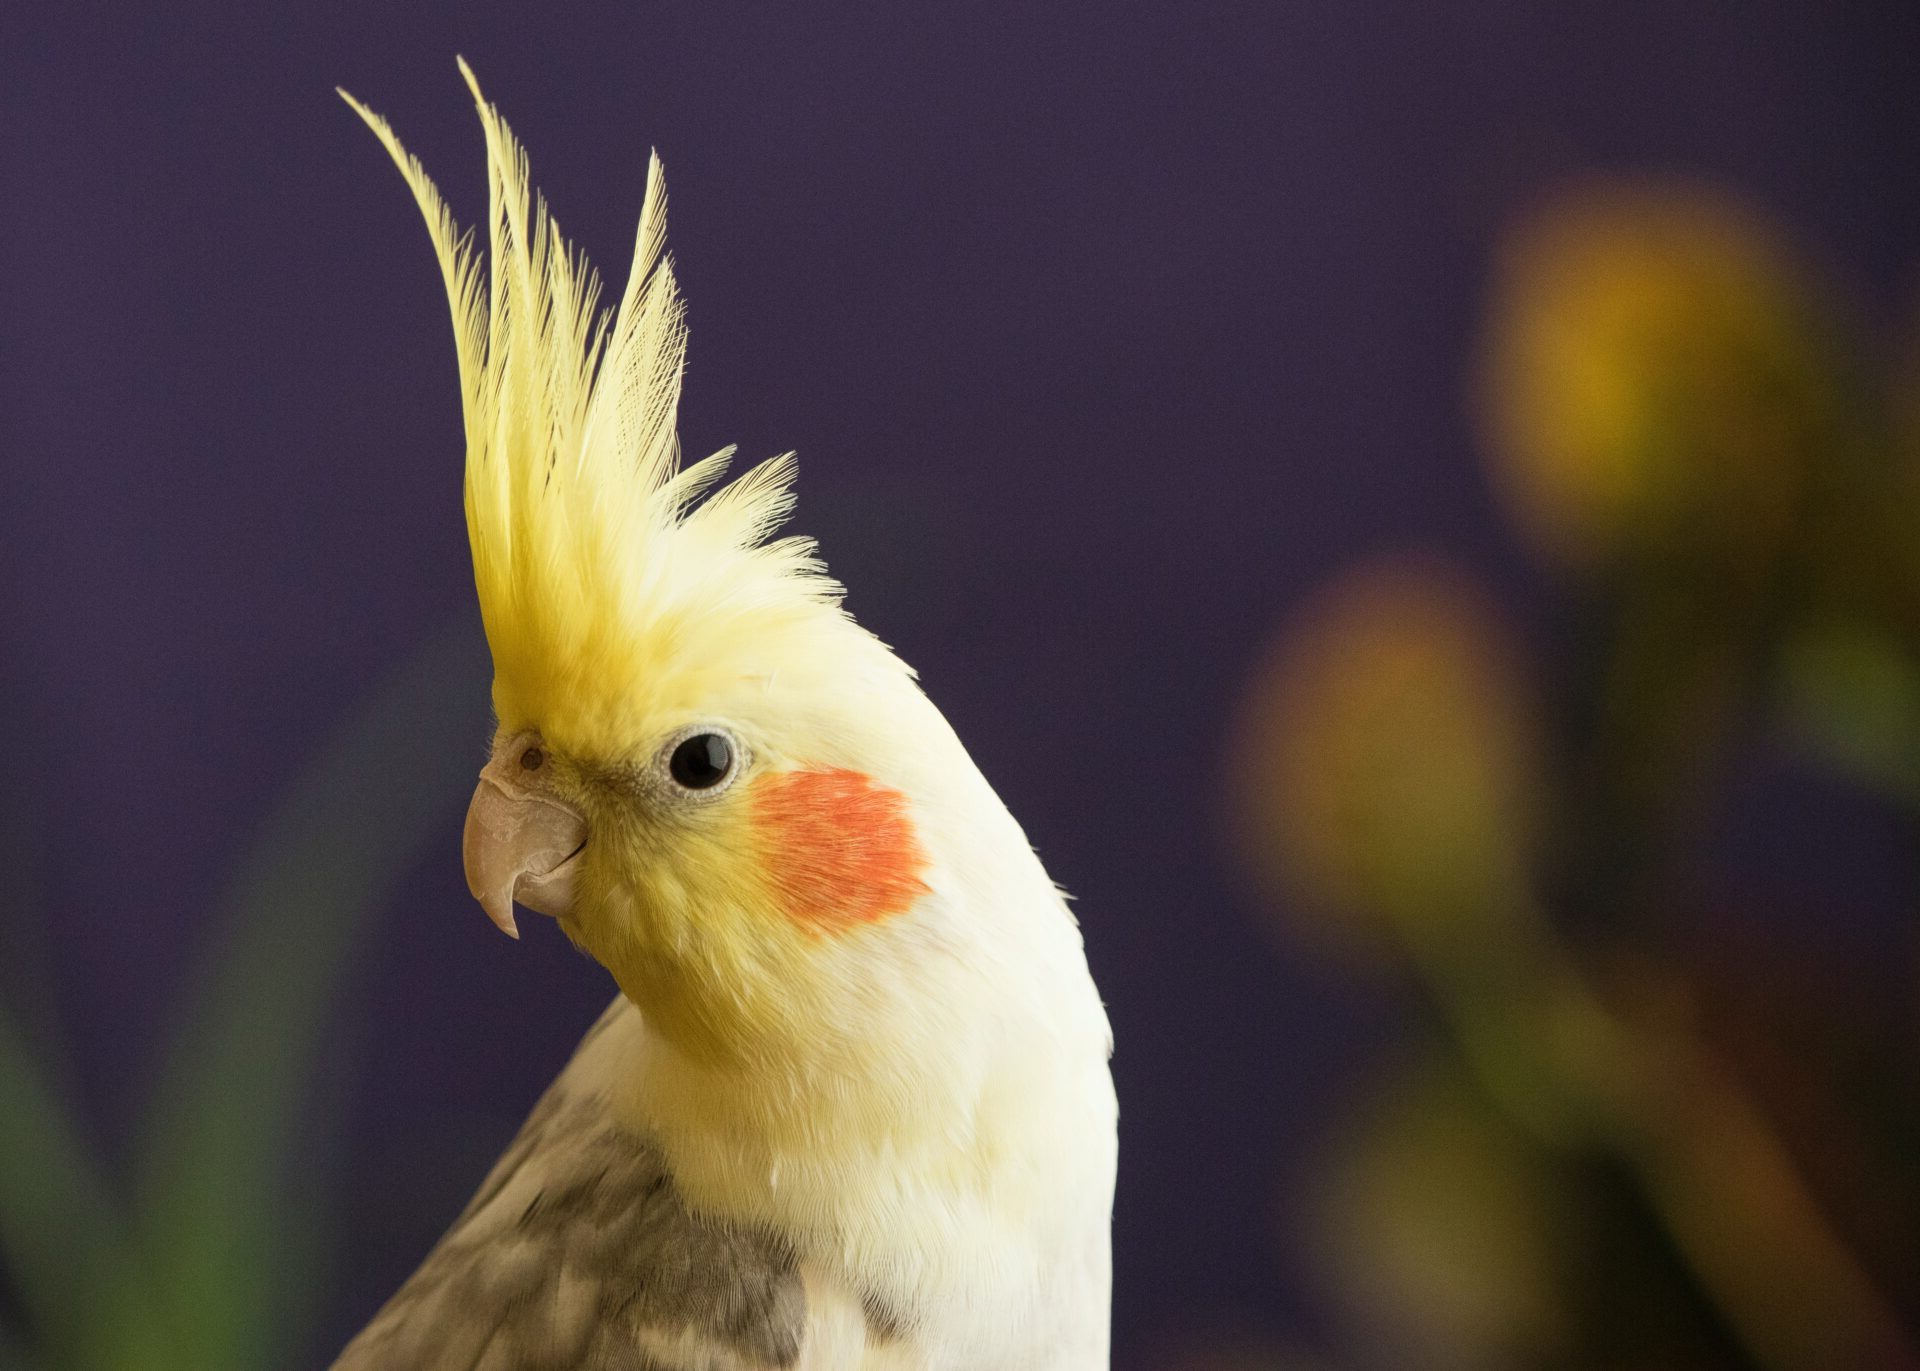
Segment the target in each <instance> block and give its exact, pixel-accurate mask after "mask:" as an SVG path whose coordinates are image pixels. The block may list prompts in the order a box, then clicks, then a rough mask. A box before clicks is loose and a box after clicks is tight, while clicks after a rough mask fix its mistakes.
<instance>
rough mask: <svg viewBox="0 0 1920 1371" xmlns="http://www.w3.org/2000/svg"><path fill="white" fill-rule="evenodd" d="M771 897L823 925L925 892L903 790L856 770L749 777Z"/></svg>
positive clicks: (899, 909)
mask: <svg viewBox="0 0 1920 1371" xmlns="http://www.w3.org/2000/svg"><path fill="white" fill-rule="evenodd" d="M752 798H753V805H752V814H753V828H754V833H755V836H756V837H757V838H758V839H759V841H760V846H761V851H762V853H763V854H764V858H765V862H766V873H767V877H768V880H769V881H770V882H771V883H772V886H773V893H774V898H775V899H776V900H777V901H778V902H779V905H780V907H781V909H783V910H784V911H785V912H786V914H787V915H788V917H790V918H792V919H793V920H795V921H796V922H798V923H800V924H803V925H805V926H806V927H809V928H812V929H816V930H818V931H820V932H823V933H833V932H838V931H841V930H843V929H847V928H851V927H853V926H854V925H855V924H864V923H873V922H875V921H877V920H880V919H887V918H891V917H893V916H894V915H895V914H902V913H905V912H906V911H907V910H908V909H909V908H911V907H912V905H913V902H914V901H915V900H917V899H919V898H920V897H921V896H922V895H924V894H926V893H927V885H926V882H925V881H923V880H921V879H920V878H921V876H922V874H923V873H924V872H925V871H926V869H927V854H926V853H925V852H924V851H922V850H921V847H920V839H919V837H918V836H917V835H916V834H915V833H914V831H913V821H912V819H910V818H909V817H908V816H907V797H906V796H905V795H902V794H901V793H900V792H899V791H897V790H891V789H888V788H887V787H886V786H883V785H875V784H874V782H873V781H872V779H870V778H869V777H867V776H865V775H862V774H861V773H860V772H858V771H785V772H780V773H778V774H775V775H771V776H767V777H765V778H763V779H761V780H759V781H756V782H755V783H754V785H753V796H752Z"/></svg>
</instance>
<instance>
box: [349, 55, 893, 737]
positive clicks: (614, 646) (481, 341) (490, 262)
mask: <svg viewBox="0 0 1920 1371" xmlns="http://www.w3.org/2000/svg"><path fill="white" fill-rule="evenodd" d="M460 71H461V74H462V75H463V76H464V77H465V78H466V81H467V85H468V87H469V89H470V90H471V91H472V93H473V98H474V103H475V105H476V107H477V108H478V111H479V116H480V123H481V128H482V130H483V132H484V135H485V140H486V153H487V187H488V197H487V199H488V208H487V235H486V237H487V248H488V250H487V253H486V262H485V265H484V272H483V265H482V262H481V260H480V256H479V254H478V253H476V251H475V250H474V247H473V242H472V238H471V236H470V235H468V234H464V233H462V232H461V231H460V229H459V227H458V225H457V224H456V223H455V221H454V218H453V215H452V213H451V211H450V210H449V209H448V208H447V205H446V203H445V201H444V200H443V199H442V197H441V196H440V193H439V191H438V190H437V189H436V188H435V187H434V184H433V182H432V181H431V180H430V179H429V178H428V176H427V174H426V171H425V169H424V168H423V167H422V166H421V164H420V162H419V161H418V159H416V158H415V157H413V156H412V155H411V154H410V153H408V152H407V151H406V149H405V148H404V147H403V146H402V145H401V143H400V141H399V139H398V138H397V137H396V136H395V134H394V132H393V130H392V128H391V126H390V125H388V123H387V122H386V120H384V119H383V118H381V117H380V116H379V115H377V114H375V113H374V112H373V111H372V110H370V109H368V108H367V107H366V106H365V105H364V104H362V103H361V102H360V101H358V100H356V99H355V98H354V97H353V96H351V95H348V94H347V93H346V92H345V91H342V92H340V94H341V96H342V98H344V99H345V100H346V101H347V103H348V104H349V105H351V106H352V107H353V109H354V110H355V111H356V112H357V113H358V114H359V115H360V117H361V118H362V119H363V120H365V121H366V123H367V126H368V127H369V128H371V129H372V130H373V132H374V134H375V136H376V137H378V138H379V140H380V142H381V144H382V145H383V146H384V147H385V148H386V149H387V152H388V153H389V154H390V155H391V156H392V158H393V160H394V163H395V165H397V166H398V167H399V169H400V172H401V175H402V176H403V177H405V179H406V182H407V185H408V186H409V187H410V188H411V190H412V191H413V196H414V199H415V201H416V202H417V203H418V204H419V207H420V210H421V213H422V215H423V216H424V217H425V218H426V221H427V230H428V236H429V238H430V240H431V242H432V246H433V250H434V254H435V256H436V257H437V258H438V259H439V263H440V270H441V275H442V278H443V280H444V282H445V286H446V292H447V298H448V302H449V305H450V307H451V309H452V313H453V326H454V341H455V348H456V355H457V358H458V362H459V378H460V390H461V397H462V408H463V412H464V415H465V429H466V447H467V458H466V515H467V532H468V539H469V542H470V544H471V547H472V553H473V570H474V582H475V585H476V588H477V590H478V592H479V598H480V609H481V616H482V619H483V621H484V622H485V625H486V631H487V641H488V644H489V646H490V647H491V648H492V651H493V658H494V671H495V704H496V708H497V709H498V710H499V712H500V713H501V715H502V717H503V718H506V717H510V716H511V717H519V718H539V719H540V720H541V721H542V723H543V724H544V726H546V727H547V728H548V729H549V730H550V731H556V732H558V733H560V734H562V735H565V736H566V737H567V740H568V741H569V742H572V743H575V744H577V745H579V746H581V747H582V748H583V749H584V750H587V751H598V752H601V753H609V752H614V753H617V751H618V749H619V748H620V747H621V745H622V744H623V743H624V742H625V741H626V740H625V739H624V738H623V736H622V724H623V722H624V713H623V709H622V704H621V702H622V701H623V699H626V698H628V697H629V696H631V694H632V692H633V691H634V690H635V689H636V688H637V687H638V686H640V685H641V684H642V683H644V681H645V680H646V679H647V677H648V674H649V668H650V667H651V666H652V664H653V663H654V661H655V660H656V659H657V657H658V655H659V644H660V642H661V641H662V640H663V639H665V640H669V641H673V642H681V641H683V640H684V638H685V635H686V632H687V629H688V625H689V624H691V623H695V622H697V621H698V620H699V619H700V618H701V617H703V615H705V614H706V613H707V612H708V611H709V610H712V609H715V608H718V609H720V610H722V611H724V612H723V613H721V614H720V615H719V616H718V617H720V618H721V619H722V620H728V619H731V620H733V621H734V622H733V625H732V627H733V631H736V632H738V631H742V630H744V629H745V628H746V627H747V626H745V625H741V624H739V623H738V622H737V619H738V612H739V611H740V609H741V608H742V607H744V606H753V607H756V608H757V609H759V610H761V611H764V612H766V613H770V614H773V615H775V616H778V617H780V618H781V619H783V620H786V621H790V622H791V621H801V622H807V623H811V624H812V625H814V627H815V628H816V630H817V631H819V632H820V633H824V634H826V635H829V636H832V637H836V638H839V637H844V636H845V635H846V634H847V632H848V630H849V629H851V627H852V625H851V622H850V621H848V620H846V619H845V617H844V616H843V615H841V614H840V613H839V611H838V608H837V606H838V597H839V588H838V587H837V586H836V585H835V584H834V583H833V582H832V581H831V580H829V579H828V578H827V577H826V576H825V574H824V571H823V569H822V568H821V567H820V565H819V563H818V562H817V561H816V560H815V559H814V557H813V549H812V544H811V543H810V542H808V541H807V540H804V539H782V540H779V541H776V542H769V541H768V539H769V538H770V536H771V534H772V533H773V531H774V530H775V529H776V528H777V527H778V526H779V525H780V524H781V523H782V522H783V521H784V520H785V518H786V516H787V514H788V513H789V512H790V510H791V509H792V505H793V497H792V483H793V475H794V466H793V461H792V454H790V453H789V454H786V455H785V456H781V457H776V458H774V459H772V460H771V461H767V462H763V463H761V464H759V465H758V466H755V467H754V468H752V469H751V470H750V471H748V472H747V473H746V474H745V475H744V476H742V477H740V478H739V479H738V480H736V481H734V482H733V483H732V484H731V485H729V486H727V487H725V488H723V489H722V490H720V491H719V493H718V494H716V495H713V496H712V497H711V498H709V499H708V500H707V501H706V503H705V504H696V501H698V500H699V498H700V496H701V495H702V494H703V493H705V492H706V491H707V490H708V489H709V488H710V487H712V486H713V485H714V484H715V483H716V482H717V481H718V480H719V478H720V476H721V474H722V473H723V471H724V469H725V466H726V463H727V459H728V457H729V456H730V454H731V451H732V450H731V449H727V450H725V451H722V452H720V453H716V454H714V455H713V456H712V457H709V458H707V459H706V460H704V461H702V462H699V463H696V464H695V465H694V466H692V467H690V468H688V469H686V470H685V471H682V470H681V469H680V461H679V456H680V454H679V441H678V437H677V434H676V430H675V422H676V415H677V411H678V406H679V398H680V384H681V376H682V373H683V371H684V368H685V361H686V342H687V334H686V324H685V309H684V306H683V305H682V302H681V298H680V294H679V289H678V287H677V285H676V284H675V280H674V272H673V261H672V258H671V257H670V256H669V255H668V253H667V251H666V216H667V195H666V181H665V175H664V173H663V172H662V169H661V165H660V159H659V157H658V156H657V155H656V156H652V157H650V159H649V162H648V169H647V181H646V192H645V196H644V199H643V202H642V205H641V210H640V221H639V226H638V229H637V232H636V235H635V240H634V248H633V262H632V265H631V267H630V269H629V270H628V273H627V279H626V285H625V287H624V289H623V290H622V291H621V295H620V299H619V301H618V302H617V304H615V305H614V306H613V307H612V308H611V309H610V310H609V309H602V308H600V306H599V299H600V285H599V279H598V277H597V276H596V275H595V274H594V272H593V270H592V269H591V267H590V266H589V265H588V264H587V262H586V260H585V259H584V257H582V256H581V255H580V254H579V253H578V252H577V251H576V250H575V249H574V248H573V247H572V246H571V245H570V244H569V243H568V242H567V241H566V239H565V238H564V237H563V236H562V235H561V233H560V230H559V227H558V225H557V224H556V223H555V222H554V219H553V217H552V215H551V214H550V213H549V212H548V210H547V206H546V203H545V201H544V200H543V199H542V198H541V197H540V196H538V195H537V194H535V192H534V191H533V188H532V183H531V180H530V175H529V169H528V162H527V155H526V152H525V150H524V149H523V148H522V147H521V145H520V143H519V141H518V140H517V139H516V138H515V137H514V135H513V131H512V130H511V129H510V128H509V127H508V125H507V122H506V120H505V119H503V118H502V117H501V115H500V113H499V111H498V110H497V109H496V108H495V107H494V106H493V105H491V104H489V103H488V102H487V100H486V97H485V96H484V95H483V94H482V93H481V90H480V86H479V82H478V80H477V79H476V78H475V77H474V74H473V71H472V69H471V68H469V67H468V66H467V64H466V63H465V61H462V62H461V63H460ZM483 275H484V280H483ZM855 631H856V632H857V630H855ZM569 721H571V722H572V723H573V724H574V725H575V727H573V728H572V729H571V730H569V729H568V728H567V723H568V722H569ZM587 735H591V736H587Z"/></svg>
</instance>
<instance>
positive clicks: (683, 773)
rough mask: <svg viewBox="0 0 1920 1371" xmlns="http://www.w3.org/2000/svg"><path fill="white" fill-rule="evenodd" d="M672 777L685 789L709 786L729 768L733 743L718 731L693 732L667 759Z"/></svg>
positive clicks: (722, 779)
mask: <svg viewBox="0 0 1920 1371" xmlns="http://www.w3.org/2000/svg"><path fill="white" fill-rule="evenodd" d="M667 770H668V772H669V773H671V775H672V776H673V779H674V780H676V781H678V782H679V783H680V784H681V785H683V786H685V787H686V788H687V789H688V790H711V789H712V788H713V787H714V786H717V785H719V784H720V782H722V781H724V780H726V779H727V773H728V772H729V771H731V770H733V744H732V743H730V742H728V741H727V739H726V736H725V735H724V734H720V733H696V734H694V735H693V736H692V737H690V738H687V739H686V740H684V741H683V742H682V743H681V744H680V746H678V747H676V748H675V749H674V750H673V756H672V757H670V758H668V760H667Z"/></svg>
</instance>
